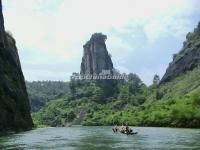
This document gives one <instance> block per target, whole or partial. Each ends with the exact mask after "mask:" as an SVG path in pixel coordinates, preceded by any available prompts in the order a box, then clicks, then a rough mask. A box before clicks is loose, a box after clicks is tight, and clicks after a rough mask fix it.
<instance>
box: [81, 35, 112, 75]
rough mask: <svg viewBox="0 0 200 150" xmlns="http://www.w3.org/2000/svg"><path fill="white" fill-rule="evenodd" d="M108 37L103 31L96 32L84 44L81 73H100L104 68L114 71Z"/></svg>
mask: <svg viewBox="0 0 200 150" xmlns="http://www.w3.org/2000/svg"><path fill="white" fill-rule="evenodd" d="M106 38H107V37H106V35H103V34H102V33H95V34H93V35H92V37H91V38H90V40H89V41H88V42H87V43H86V44H85V45H84V46H83V48H84V55H83V58H82V63H81V74H99V73H101V72H102V70H110V71H112V69H113V63H112V60H111V58H110V56H109V54H108V51H107V48H106V44H105V40H106Z"/></svg>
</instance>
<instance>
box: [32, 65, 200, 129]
mask: <svg viewBox="0 0 200 150" xmlns="http://www.w3.org/2000/svg"><path fill="white" fill-rule="evenodd" d="M199 74H200V69H199V68H197V69H195V70H193V71H188V72H187V73H186V74H184V75H182V76H180V77H178V78H176V79H175V80H173V81H171V82H168V83H166V84H164V85H160V86H158V85H157V84H153V85H152V86H150V87H146V86H145V85H144V84H143V83H142V82H141V80H140V79H139V78H138V77H137V76H136V75H134V74H130V75H129V80H128V81H123V82H122V81H121V82H119V83H118V85H117V88H116V89H115V93H114V94H113V96H110V97H107V98H105V97H104V92H103V90H102V88H101V87H99V86H98V84H97V83H95V82H91V81H90V82H89V81H77V82H76V81H73V82H76V83H73V84H74V87H73V88H74V91H76V92H75V93H74V94H75V95H73V98H72V95H71V94H66V95H65V96H62V97H61V98H59V99H56V100H53V101H50V102H49V103H48V104H47V105H46V106H45V107H44V108H42V109H41V110H40V111H39V112H37V113H33V115H32V116H33V118H34V121H35V123H36V124H38V125H41V124H42V125H46V126H65V125H66V124H67V123H69V122H71V123H72V124H80V123H81V124H83V125H113V124H122V123H128V124H130V125H138V126H173V127H199V126H200V111H199V110H200V76H199ZM70 95H71V96H70ZM74 97H76V98H75V99H74ZM101 98H104V99H101Z"/></svg>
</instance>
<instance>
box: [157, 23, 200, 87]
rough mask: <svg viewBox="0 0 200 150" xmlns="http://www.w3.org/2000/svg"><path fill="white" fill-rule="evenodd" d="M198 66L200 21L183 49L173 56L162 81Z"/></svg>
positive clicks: (188, 35) (187, 37)
mask: <svg viewBox="0 0 200 150" xmlns="http://www.w3.org/2000/svg"><path fill="white" fill-rule="evenodd" d="M198 66H200V23H199V24H198V26H197V28H195V29H194V32H192V33H188V34H187V36H186V41H185V42H184V43H183V48H182V50H181V51H180V52H179V53H178V54H175V55H174V56H173V61H172V62H171V63H170V64H169V67H168V68H167V70H166V73H165V74H164V76H163V78H162V80H161V82H160V83H164V82H167V81H170V80H171V79H174V78H175V77H177V76H179V75H181V74H183V73H185V72H186V71H189V70H193V69H194V68H196V67H198Z"/></svg>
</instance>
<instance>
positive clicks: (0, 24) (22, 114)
mask: <svg viewBox="0 0 200 150" xmlns="http://www.w3.org/2000/svg"><path fill="white" fill-rule="evenodd" d="M1 4H2V3H1V0H0V132H4V131H8V130H12V131H20V130H28V129H30V128H32V127H33V122H32V119H31V115H30V105H29V99H28V95H27V91H26V86H25V82H24V76H23V73H22V70H21V65H20V60H19V56H18V52H17V48H16V44H15V40H14V39H13V37H12V36H11V35H10V34H8V33H6V32H5V30H4V21H3V15H2V5H1Z"/></svg>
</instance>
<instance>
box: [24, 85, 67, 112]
mask: <svg viewBox="0 0 200 150" xmlns="http://www.w3.org/2000/svg"><path fill="white" fill-rule="evenodd" d="M26 87H27V92H28V95H29V99H30V104H31V110H32V111H33V112H34V111H38V110H39V109H40V108H41V107H43V106H44V105H45V104H46V103H47V102H48V101H50V100H54V99H56V98H59V97H61V96H62V95H63V94H65V93H67V92H68V91H69V84H68V83H67V82H62V81H33V82H26Z"/></svg>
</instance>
